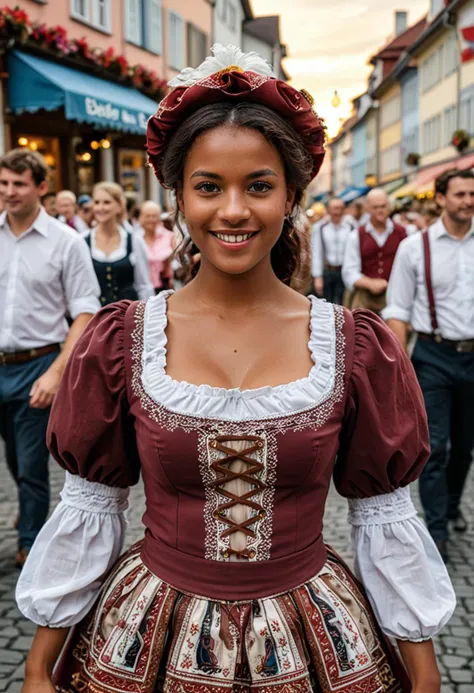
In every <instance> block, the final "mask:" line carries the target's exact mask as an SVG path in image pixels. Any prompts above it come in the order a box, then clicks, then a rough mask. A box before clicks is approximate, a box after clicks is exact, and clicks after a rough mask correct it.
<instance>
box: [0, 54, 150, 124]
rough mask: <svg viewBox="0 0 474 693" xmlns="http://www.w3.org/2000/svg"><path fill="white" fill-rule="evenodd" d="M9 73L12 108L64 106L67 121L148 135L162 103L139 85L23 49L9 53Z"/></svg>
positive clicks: (31, 111)
mask: <svg viewBox="0 0 474 693" xmlns="http://www.w3.org/2000/svg"><path fill="white" fill-rule="evenodd" d="M8 72H9V80H8V106H9V108H10V109H11V111H13V113H21V112H23V111H28V112H29V113H35V112H36V111H39V110H40V109H45V110H47V111H53V110H56V109H57V108H61V107H64V112H65V116H66V118H67V119H68V120H76V121H78V122H80V123H84V122H85V123H90V124H91V125H95V126H97V127H100V128H102V129H103V128H107V129H109V130H123V131H125V132H132V133H135V134H138V135H144V134H145V133H146V125H147V120H148V118H149V117H150V116H151V115H153V114H154V113H156V111H157V108H158V104H156V103H155V102H154V101H153V100H152V99H149V98H148V97H147V96H145V95H144V94H142V93H141V92H139V91H138V90H137V89H133V88H131V87H124V86H121V85H120V84H116V83H115V82H107V81H106V80H105V79H101V78H100V77H94V76H93V75H88V74H86V73H84V72H79V71H78V70H74V69H72V68H70V67H65V66H63V65H59V64H58V63H55V62H52V61H51V60H44V59H43V58H37V57H36V56H33V55H29V54H28V53H23V52H22V51H17V50H13V51H11V52H10V53H9V55H8Z"/></svg>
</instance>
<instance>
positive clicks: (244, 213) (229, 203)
mask: <svg viewBox="0 0 474 693" xmlns="http://www.w3.org/2000/svg"><path fill="white" fill-rule="evenodd" d="M221 200H222V206H221V208H220V209H219V212H218V217H219V219H220V220H221V221H226V222H227V223H229V224H231V225H232V226H235V225H236V224H239V223H240V222H242V221H246V220H247V219H249V218H250V209H249V207H248V204H247V201H246V199H245V195H243V194H242V193H241V192H240V191H229V192H228V193H227V194H225V195H224V196H223V197H222V198H221Z"/></svg>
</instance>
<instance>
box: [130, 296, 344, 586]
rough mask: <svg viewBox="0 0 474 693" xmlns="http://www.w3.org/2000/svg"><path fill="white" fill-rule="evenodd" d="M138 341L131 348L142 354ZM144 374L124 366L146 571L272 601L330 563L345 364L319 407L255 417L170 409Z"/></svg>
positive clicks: (136, 364) (340, 336) (134, 365)
mask: <svg viewBox="0 0 474 693" xmlns="http://www.w3.org/2000/svg"><path fill="white" fill-rule="evenodd" d="M338 311H339V321H338V322H339V324H338V326H337V340H338V342H339V345H340V346H342V342H343V340H344V339H345V338H344V330H343V322H344V318H343V312H342V309H340V308H339V309H338ZM139 312H140V308H139ZM135 319H137V316H135ZM138 320H141V318H140V316H138ZM130 332H132V331H130ZM351 341H352V340H351ZM132 342H133V339H132ZM132 342H131V343H130V353H137V354H138V353H141V351H142V348H143V346H142V344H137V343H135V344H133V343H132ZM345 353H346V354H349V355H350V354H351V353H352V344H346V350H345ZM349 357H350V356H349ZM141 367H142V364H141V362H140V361H134V360H133V359H132V360H131V361H130V363H129V365H128V368H129V369H130V377H129V382H130V388H129V402H130V412H131V414H132V416H133V417H134V419H135V429H136V438H137V443H138V453H139V456H140V460H141V464H142V474H143V480H144V485H145V493H146V499H147V510H146V514H145V518H144V523H145V526H146V528H147V531H146V538H145V545H144V549H143V554H142V558H143V561H144V563H145V564H146V565H147V567H148V568H149V569H150V570H151V571H152V572H154V573H155V574H156V575H158V576H159V577H160V578H161V579H163V580H165V581H166V582H169V583H170V584H172V585H174V586H176V587H177V588H178V589H180V590H181V591H185V592H191V593H193V594H200V595H203V596H207V597H209V596H212V597H213V598H217V599H225V600H228V599H232V600H234V599H235V600H243V599H249V598H256V597H264V596H270V595H273V594H277V593H279V592H281V591H286V590H288V589H290V588H291V587H294V586H296V585H299V584H302V583H303V582H305V581H306V580H307V579H309V578H310V577H311V576H314V575H316V574H317V573H318V572H319V570H320V569H321V568H322V566H323V565H324V563H325V561H326V549H325V547H324V543H323V540H322V520H323V513H324V506H325V502H326V496H327V493H328V490H329V484H330V481H331V476H332V473H333V466H334V460H335V457H336V453H337V449H338V446H339V434H340V431H341V425H342V419H343V413H344V406H345V397H346V389H347V388H346V380H345V374H346V372H347V369H346V368H345V363H344V362H343V360H341V362H340V363H339V366H338V371H337V373H336V377H335V382H334V388H333V392H332V393H331V394H330V396H329V397H327V398H326V399H325V401H324V402H322V403H321V404H320V405H318V406H316V407H314V408H312V409H309V410H307V411H303V412H300V413H296V414H291V415H287V416H278V417H272V418H269V419H266V420H265V419H264V420H260V421H258V420H255V421H225V420H222V421H221V420H216V419H211V418H199V417H198V416H192V415H190V414H181V413H180V414H173V413H172V412H171V411H169V410H167V408H166V407H164V406H162V405H159V404H158V403H157V402H156V401H155V400H154V399H152V397H150V396H149V395H148V394H147V393H146V392H145V390H144V388H143V385H142V382H141V377H140V373H139V370H140V369H141ZM134 372H135V378H134V377H133V373H134ZM236 396H238V395H236ZM239 487H240V488H239ZM239 514H240V517H238V515H239ZM236 516H237V517H236Z"/></svg>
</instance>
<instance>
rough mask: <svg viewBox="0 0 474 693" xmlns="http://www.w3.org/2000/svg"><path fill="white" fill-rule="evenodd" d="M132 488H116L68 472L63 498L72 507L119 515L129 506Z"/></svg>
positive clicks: (62, 493)
mask: <svg viewBox="0 0 474 693" xmlns="http://www.w3.org/2000/svg"><path fill="white" fill-rule="evenodd" d="M129 493H130V489H128V488H114V487H112V486H106V485H105V484H98V483H96V482H95V481H88V480H87V479H83V478H82V477H80V476H78V475H77V474H70V473H69V472H66V480H65V482H64V487H63V490H62V491H61V500H62V501H63V503H65V504H66V505H68V506H69V507H71V508H76V509H77V510H86V511H87V512H93V513H106V514H108V515H119V514H120V513H123V512H125V510H127V508H128V496H129Z"/></svg>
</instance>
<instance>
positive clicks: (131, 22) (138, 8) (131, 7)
mask: <svg viewBox="0 0 474 693" xmlns="http://www.w3.org/2000/svg"><path fill="white" fill-rule="evenodd" d="M125 38H126V39H127V41H130V42H131V43H136V44H137V45H138V46H141V45H142V3H141V0H125Z"/></svg>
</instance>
